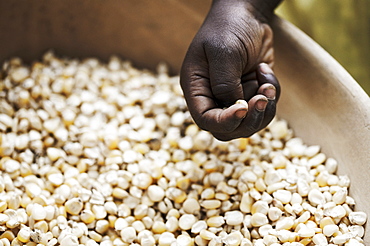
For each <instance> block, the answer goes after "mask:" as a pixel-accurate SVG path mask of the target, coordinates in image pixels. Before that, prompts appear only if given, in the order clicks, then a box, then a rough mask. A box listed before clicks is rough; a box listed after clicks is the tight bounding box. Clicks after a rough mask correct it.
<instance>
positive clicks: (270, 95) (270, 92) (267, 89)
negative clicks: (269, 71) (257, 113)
mask: <svg viewBox="0 0 370 246" xmlns="http://www.w3.org/2000/svg"><path fill="white" fill-rule="evenodd" d="M258 94H262V95H264V96H266V97H267V99H269V100H275V98H276V88H275V86H274V85H273V84H270V83H266V84H263V85H261V86H260V88H259V89H258Z"/></svg>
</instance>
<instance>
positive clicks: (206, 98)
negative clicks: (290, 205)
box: [180, 0, 280, 141]
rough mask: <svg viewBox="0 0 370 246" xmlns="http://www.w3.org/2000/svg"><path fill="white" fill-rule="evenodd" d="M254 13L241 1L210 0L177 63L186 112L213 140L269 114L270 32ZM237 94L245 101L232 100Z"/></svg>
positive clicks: (275, 89)
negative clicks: (207, 9) (193, 36)
mask: <svg viewBox="0 0 370 246" xmlns="http://www.w3.org/2000/svg"><path fill="white" fill-rule="evenodd" d="M260 16H261V15H259V12H258V11H254V8H253V6H252V5H251V4H248V3H247V2H246V1H238V0H228V1H214V2H213V4H212V7H211V9H210V11H209V13H208V15H207V17H206V19H205V21H204V23H203V25H202V27H201V28H200V29H199V31H198V33H197V34H196V36H195V38H194V39H193V41H192V43H191V45H190V47H189V49H188V52H187V54H186V56H185V59H184V62H183V66H182V69H181V75H180V83H181V87H182V89H183V92H184V96H185V99H186V102H187V105H188V108H189V111H190V113H191V115H192V117H193V119H194V121H195V122H196V124H197V125H198V126H199V127H200V128H202V129H204V130H207V131H210V132H211V133H212V134H213V136H214V137H216V138H217V139H219V140H223V141H227V140H231V139H235V138H240V137H249V136H251V135H252V134H254V133H255V132H257V131H259V130H261V129H263V128H264V127H266V126H267V125H268V124H269V123H270V121H271V120H272V119H273V118H274V116H275V112H276V103H277V101H278V99H279V95H280V86H279V83H278V80H277V79H276V77H275V75H274V73H273V72H272V70H271V68H270V67H272V66H273V61H274V56H273V34H272V30H271V28H270V27H269V26H268V25H267V24H265V23H262V22H261V21H260V20H258V19H262V18H260ZM257 18H258V19H257ZM240 99H243V100H245V101H247V102H248V105H243V104H239V103H238V104H235V102H236V101H237V100H240Z"/></svg>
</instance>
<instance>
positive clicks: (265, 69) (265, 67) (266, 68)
mask: <svg viewBox="0 0 370 246" xmlns="http://www.w3.org/2000/svg"><path fill="white" fill-rule="evenodd" d="M260 67H261V72H262V73H265V74H268V73H274V72H273V71H272V69H271V68H270V66H269V65H267V64H266V63H261V64H260Z"/></svg>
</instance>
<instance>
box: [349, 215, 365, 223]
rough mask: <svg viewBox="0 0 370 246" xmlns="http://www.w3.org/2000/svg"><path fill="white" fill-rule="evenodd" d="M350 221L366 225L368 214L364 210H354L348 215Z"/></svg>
mask: <svg viewBox="0 0 370 246" xmlns="http://www.w3.org/2000/svg"><path fill="white" fill-rule="evenodd" d="M348 218H349V221H350V222H351V223H353V224H355V225H364V224H365V223H366V220H367V215H366V214H365V213H364V212H352V213H350V214H349V215H348Z"/></svg>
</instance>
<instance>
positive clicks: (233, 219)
mask: <svg viewBox="0 0 370 246" xmlns="http://www.w3.org/2000/svg"><path fill="white" fill-rule="evenodd" d="M225 220H226V224H228V225H231V226H236V225H240V224H241V223H242V222H243V220H244V215H243V213H241V212H240V211H228V212H226V213H225Z"/></svg>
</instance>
